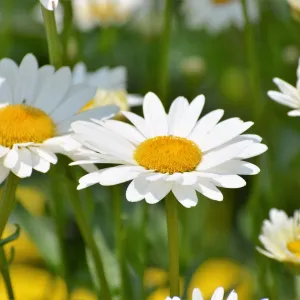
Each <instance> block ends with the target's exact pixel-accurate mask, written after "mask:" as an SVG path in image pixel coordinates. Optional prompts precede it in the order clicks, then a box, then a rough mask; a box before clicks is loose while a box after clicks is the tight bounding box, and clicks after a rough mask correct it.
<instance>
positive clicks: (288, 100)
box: [268, 59, 300, 117]
mask: <svg viewBox="0 0 300 300" xmlns="http://www.w3.org/2000/svg"><path fill="white" fill-rule="evenodd" d="M273 81H274V83H275V84H276V85H277V86H278V88H279V90H280V92H276V91H269V92H268V96H269V97H270V98H271V99H272V100H274V101H276V102H278V103H280V104H282V105H285V106H288V107H291V108H292V109H293V110H291V111H289V112H288V115H289V116H290V117H298V116H300V59H299V64H298V69H297V83H296V87H294V86H292V85H290V84H289V83H287V82H285V81H283V80H281V79H279V78H274V79H273Z"/></svg>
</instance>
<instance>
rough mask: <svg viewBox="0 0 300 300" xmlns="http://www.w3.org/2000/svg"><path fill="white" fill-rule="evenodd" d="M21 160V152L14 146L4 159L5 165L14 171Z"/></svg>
mask: <svg viewBox="0 0 300 300" xmlns="http://www.w3.org/2000/svg"><path fill="white" fill-rule="evenodd" d="M18 159H19V151H18V148H17V147H16V146H13V148H12V149H10V150H9V152H8V153H7V155H6V156H5V158H4V161H3V164H4V166H5V167H6V168H8V169H12V168H13V167H15V166H16V164H17V162H18Z"/></svg>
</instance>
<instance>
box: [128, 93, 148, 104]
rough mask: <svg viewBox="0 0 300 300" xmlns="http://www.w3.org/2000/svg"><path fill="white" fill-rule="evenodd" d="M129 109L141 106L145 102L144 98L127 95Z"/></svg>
mask: <svg viewBox="0 0 300 300" xmlns="http://www.w3.org/2000/svg"><path fill="white" fill-rule="evenodd" d="M127 101H128V105H129V107H135V106H141V105H142V104H143V102H144V97H142V96H139V95H134V94H129V95H127Z"/></svg>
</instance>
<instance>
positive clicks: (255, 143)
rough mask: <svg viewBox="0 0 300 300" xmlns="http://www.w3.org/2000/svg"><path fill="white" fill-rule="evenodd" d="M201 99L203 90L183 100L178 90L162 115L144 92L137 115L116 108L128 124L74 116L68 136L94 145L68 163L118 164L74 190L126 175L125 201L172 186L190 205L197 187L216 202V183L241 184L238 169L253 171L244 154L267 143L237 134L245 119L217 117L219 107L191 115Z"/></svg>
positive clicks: (153, 198)
mask: <svg viewBox="0 0 300 300" xmlns="http://www.w3.org/2000/svg"><path fill="white" fill-rule="evenodd" d="M203 106H204V96H203V95H201V96H198V97H196V98H195V99H194V100H193V102H192V103H190V104H189V103H188V101H187V100H186V99H185V98H183V97H178V98H177V99H176V100H175V101H174V102H173V103H172V105H171V108H170V111H169V114H166V113H165V110H164V107H163V105H162V103H161V101H160V100H159V99H158V97H157V96H156V95H155V94H153V93H148V94H147V95H146V96H145V99H144V103H143V110H144V119H143V118H142V117H140V116H138V115H136V114H134V113H131V112H123V114H124V116H125V117H126V118H128V119H129V120H130V121H131V122H132V123H133V124H134V126H132V125H129V124H126V123H124V122H120V121H116V120H110V121H109V120H108V121H105V122H96V123H98V124H95V123H91V122H74V123H73V124H72V129H73V130H74V132H75V134H74V138H75V139H76V140H78V141H79V142H81V143H82V144H83V145H85V146H86V147H87V148H89V149H90V150H94V151H95V154H94V155H92V156H90V158H89V159H88V160H87V161H85V162H82V161H80V162H76V163H75V164H82V163H110V164H118V166H115V167H109V168H106V169H103V170H99V171H97V172H94V173H90V174H88V175H86V176H84V177H82V178H81V179H80V184H79V186H78V189H82V188H86V187H88V186H91V185H93V184H96V183H100V184H102V185H115V184H119V183H122V182H126V181H130V180H132V182H131V183H130V184H129V186H128V188H127V192H126V197H127V200H128V201H131V202H135V201H140V200H142V199H145V200H146V202H148V203H151V204H152V203H157V202H158V201H160V200H161V199H163V198H164V197H165V196H166V195H167V194H168V193H169V192H170V191H172V192H173V194H174V195H175V197H176V198H177V199H178V201H179V202H180V203H181V204H182V205H184V206H185V207H192V206H195V205H196V204H197V201H198V199H197V195H196V191H198V192H199V193H201V194H203V195H205V196H207V197H209V198H211V199H213V200H218V201H220V200H222V199H223V195H222V193H221V192H220V190H219V189H218V187H225V188H239V187H242V186H244V185H245V184H246V182H245V180H244V179H243V178H242V177H240V176H239V175H253V174H257V173H258V172H259V168H258V167H257V166H255V165H253V164H251V163H248V162H246V161H244V159H247V158H250V157H253V156H256V155H259V154H261V153H263V152H265V151H266V150H267V147H266V146H265V145H263V144H261V143H260V142H261V140H262V139H261V138H260V137H259V136H257V135H249V134H248V135H241V134H242V133H243V132H244V131H246V130H247V129H248V128H249V127H251V126H252V125H253V123H252V122H243V121H242V120H240V119H239V118H232V119H228V120H226V121H223V122H220V123H219V124H217V123H218V122H219V121H220V119H221V118H222V115H223V113H224V112H223V110H221V109H218V110H215V111H213V112H211V113H209V114H207V115H205V116H204V117H203V118H201V119H200V120H199V121H198V122H197V120H198V118H199V115H200V113H201V111H202V108H203Z"/></svg>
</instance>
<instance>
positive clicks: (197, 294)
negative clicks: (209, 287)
mask: <svg viewBox="0 0 300 300" xmlns="http://www.w3.org/2000/svg"><path fill="white" fill-rule="evenodd" d="M192 299H193V300H204V298H203V296H202V293H201V291H200V290H199V289H194V290H193V295H192Z"/></svg>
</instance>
